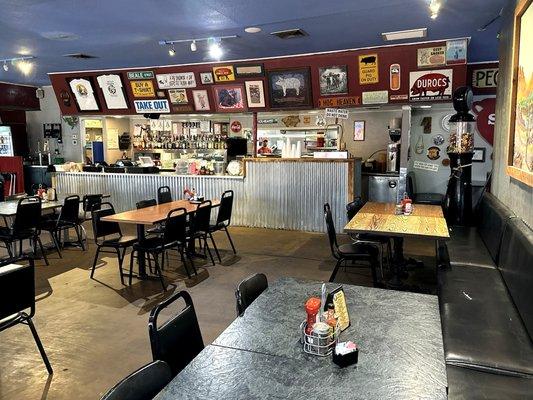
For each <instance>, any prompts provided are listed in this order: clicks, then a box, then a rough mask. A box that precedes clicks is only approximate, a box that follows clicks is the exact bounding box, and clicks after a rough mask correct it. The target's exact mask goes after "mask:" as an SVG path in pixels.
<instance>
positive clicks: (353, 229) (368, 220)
mask: <svg viewBox="0 0 533 400" xmlns="http://www.w3.org/2000/svg"><path fill="white" fill-rule="evenodd" d="M395 211H396V204H395V203H376V202H367V203H366V204H365V205H364V206H363V207H362V208H361V209H360V210H359V211H358V212H357V214H355V216H354V217H353V218H352V219H351V220H350V221H348V223H347V224H346V226H345V227H344V232H346V233H348V234H359V233H371V234H374V235H380V236H386V237H392V239H393V241H394V257H393V266H394V271H393V272H394V274H393V277H392V279H391V280H390V281H389V282H388V285H389V286H390V287H393V288H401V287H403V283H402V281H401V273H402V269H403V268H404V266H405V263H406V261H405V258H404V255H403V242H404V240H403V239H404V238H406V237H414V238H418V239H429V240H433V241H435V244H436V246H435V248H436V249H438V246H439V245H440V243H441V242H442V241H446V240H448V239H449V238H450V234H449V231H448V225H447V223H446V219H445V218H444V214H443V212H442V207H441V206H435V205H429V204H413V211H412V213H411V214H409V215H404V214H396V213H395Z"/></svg>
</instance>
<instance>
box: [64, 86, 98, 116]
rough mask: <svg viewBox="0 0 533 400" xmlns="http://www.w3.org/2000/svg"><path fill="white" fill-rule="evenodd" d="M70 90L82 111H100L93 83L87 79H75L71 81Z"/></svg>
mask: <svg viewBox="0 0 533 400" xmlns="http://www.w3.org/2000/svg"><path fill="white" fill-rule="evenodd" d="M70 89H71V90H72V93H74V96H76V101H77V102H78V106H79V107H80V111H98V103H96V99H95V98H94V90H93V88H92V86H91V82H89V81H88V80H87V79H73V80H71V81H70Z"/></svg>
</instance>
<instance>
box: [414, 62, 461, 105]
mask: <svg viewBox="0 0 533 400" xmlns="http://www.w3.org/2000/svg"><path fill="white" fill-rule="evenodd" d="M452 77H453V70H452V69H439V70H434V71H414V72H411V73H409V87H410V92H409V100H410V101H429V100H449V99H451V98H452Z"/></svg>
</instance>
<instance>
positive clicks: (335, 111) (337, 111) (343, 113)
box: [325, 108, 348, 119]
mask: <svg viewBox="0 0 533 400" xmlns="http://www.w3.org/2000/svg"><path fill="white" fill-rule="evenodd" d="M325 111H326V113H325V115H326V117H328V118H340V119H348V110H346V109H343V108H326V110H325Z"/></svg>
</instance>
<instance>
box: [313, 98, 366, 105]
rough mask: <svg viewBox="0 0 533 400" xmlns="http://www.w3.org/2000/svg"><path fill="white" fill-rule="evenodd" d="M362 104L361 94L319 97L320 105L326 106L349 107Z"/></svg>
mask: <svg viewBox="0 0 533 400" xmlns="http://www.w3.org/2000/svg"><path fill="white" fill-rule="evenodd" d="M359 104H361V101H360V98H359V96H346V97H332V98H325V99H318V106H319V107H321V108H324V107H348V106H357V105H359Z"/></svg>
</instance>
